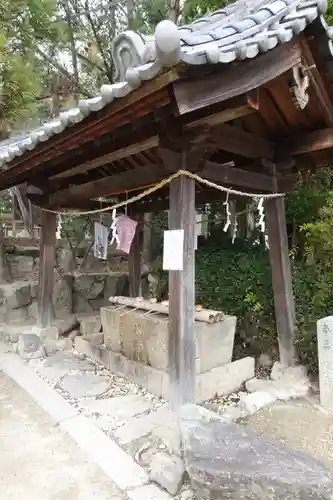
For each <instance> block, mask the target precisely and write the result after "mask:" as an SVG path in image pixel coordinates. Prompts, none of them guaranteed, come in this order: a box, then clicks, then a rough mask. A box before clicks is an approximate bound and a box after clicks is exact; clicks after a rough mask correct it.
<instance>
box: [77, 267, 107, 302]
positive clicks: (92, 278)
mask: <svg viewBox="0 0 333 500" xmlns="http://www.w3.org/2000/svg"><path fill="white" fill-rule="evenodd" d="M105 278H106V277H105V274H100V273H97V274H94V273H87V274H80V275H78V276H75V277H74V281H73V290H74V291H75V293H77V294H78V295H81V297H84V298H85V299H87V300H91V299H96V298H97V297H98V296H100V295H102V294H103V291H104V287H105Z"/></svg>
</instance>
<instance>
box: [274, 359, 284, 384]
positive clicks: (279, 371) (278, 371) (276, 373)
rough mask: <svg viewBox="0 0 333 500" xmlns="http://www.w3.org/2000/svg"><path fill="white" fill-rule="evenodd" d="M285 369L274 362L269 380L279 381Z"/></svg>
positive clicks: (277, 362)
mask: <svg viewBox="0 0 333 500" xmlns="http://www.w3.org/2000/svg"><path fill="white" fill-rule="evenodd" d="M285 369H286V367H285V366H283V365H282V364H281V363H280V362H279V361H275V363H274V364H273V367H272V371H271V379H272V380H279V379H280V378H282V377H283V374H284V372H285Z"/></svg>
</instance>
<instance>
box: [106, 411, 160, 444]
mask: <svg viewBox="0 0 333 500" xmlns="http://www.w3.org/2000/svg"><path fill="white" fill-rule="evenodd" d="M165 411H167V410H166V409H165V408H164V407H161V408H159V409H158V410H156V411H152V412H151V413H148V414H147V415H141V416H140V417H137V418H133V419H131V420H130V421H128V422H127V423H126V424H125V425H122V426H121V427H119V428H118V429H116V431H115V433H114V436H115V438H116V440H117V441H118V442H119V444H120V445H122V446H125V445H128V444H129V443H131V442H133V441H135V440H137V439H140V438H143V437H145V436H148V435H149V434H151V432H152V430H153V429H154V427H156V425H158V424H159V422H160V420H161V417H162V416H163V415H164V414H165Z"/></svg>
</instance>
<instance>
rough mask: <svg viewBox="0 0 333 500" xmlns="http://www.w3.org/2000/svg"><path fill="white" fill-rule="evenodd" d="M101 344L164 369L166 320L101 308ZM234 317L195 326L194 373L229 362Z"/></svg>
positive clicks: (164, 318)
mask: <svg viewBox="0 0 333 500" xmlns="http://www.w3.org/2000/svg"><path fill="white" fill-rule="evenodd" d="M101 318H102V326H103V333H104V343H105V345H106V346H107V347H109V348H110V349H112V351H114V352H120V353H121V354H123V355H124V356H125V357H126V358H127V359H129V360H131V361H137V362H139V363H142V364H144V365H147V366H151V367H152V368H156V369H158V370H163V371H167V370H168V338H169V332H168V318H167V317H166V316H161V315H157V314H151V315H145V314H144V312H143V311H133V310H132V309H131V308H120V309H119V307H117V306H110V307H103V308H101ZM236 320H237V318H236V317H235V316H226V317H225V319H224V320H223V321H222V322H220V323H214V324H207V323H202V322H196V323H195V334H196V371H197V373H204V372H206V371H208V370H210V369H211V368H215V367H217V366H221V365H224V364H227V363H230V361H231V358H232V352H233V344H234V335H235V328H236Z"/></svg>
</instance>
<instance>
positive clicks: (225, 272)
mask: <svg viewBox="0 0 333 500" xmlns="http://www.w3.org/2000/svg"><path fill="white" fill-rule="evenodd" d="M292 271H293V286H294V294H295V301H296V319H297V332H296V347H297V351H298V354H299V357H300V360H301V362H302V363H305V364H306V365H307V366H308V367H309V368H310V369H311V370H312V371H315V370H316V369H317V344H316V321H317V320H318V319H319V318H320V317H322V316H325V315H328V314H330V312H331V311H333V291H332V286H331V283H333V271H332V272H328V271H327V269H325V270H324V269H322V268H320V267H319V266H318V265H317V266H314V265H313V266H309V265H307V264H306V263H303V262H296V261H292ZM196 302H197V303H198V302H200V303H202V304H204V306H205V307H208V308H213V309H221V310H223V311H225V312H226V313H228V314H234V315H236V316H237V317H238V324H237V333H236V340H235V357H239V356H242V355H244V354H247V355H249V354H252V355H256V356H257V355H259V354H260V353H262V352H266V353H271V354H273V356H274V355H276V354H277V353H278V350H277V332H276V324H275V314H274V301H273V292H272V282H271V269H270V264H269V258H268V252H267V250H265V248H264V247H263V246H261V245H260V246H253V245H252V243H251V242H248V241H246V240H241V239H240V240H236V242H235V244H232V243H231V241H230V239H227V238H221V237H214V236H212V237H211V238H209V239H208V240H207V242H206V244H204V245H203V246H202V247H201V248H200V249H199V250H198V251H197V262H196Z"/></svg>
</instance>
